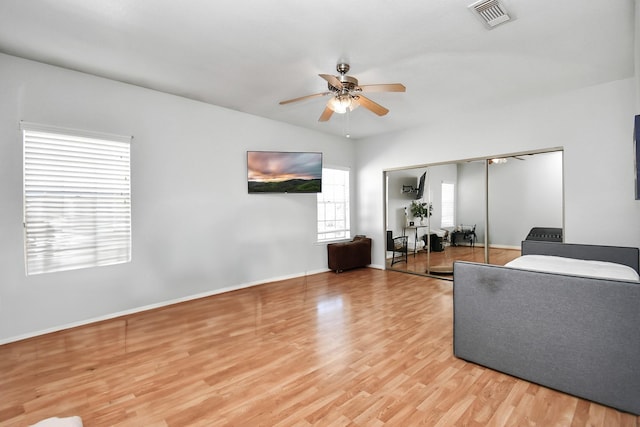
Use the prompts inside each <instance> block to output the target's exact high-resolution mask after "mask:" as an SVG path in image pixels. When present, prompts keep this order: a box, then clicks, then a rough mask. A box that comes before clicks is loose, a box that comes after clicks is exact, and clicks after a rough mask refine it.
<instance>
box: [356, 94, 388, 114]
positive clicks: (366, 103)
mask: <svg viewBox="0 0 640 427" xmlns="http://www.w3.org/2000/svg"><path fill="white" fill-rule="evenodd" d="M355 99H356V101H357V102H358V104H360V105H362V106H363V107H364V108H366V109H367V110H369V111H371V112H372V113H375V114H377V115H379V116H384V115H385V114H387V113H388V112H389V110H387V109H386V108H384V107H383V106H382V105H380V104H377V103H375V102H373V101H372V100H370V99H369V98H367V97H364V96H362V95H358V96H357V97H356V98H355Z"/></svg>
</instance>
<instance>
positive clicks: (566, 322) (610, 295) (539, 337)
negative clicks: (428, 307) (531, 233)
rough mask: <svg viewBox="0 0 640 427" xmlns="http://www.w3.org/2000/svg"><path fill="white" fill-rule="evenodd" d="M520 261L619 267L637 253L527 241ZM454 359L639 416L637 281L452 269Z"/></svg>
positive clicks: (634, 261)
mask: <svg viewBox="0 0 640 427" xmlns="http://www.w3.org/2000/svg"><path fill="white" fill-rule="evenodd" d="M522 254H523V255H527V254H542V255H557V256H565V257H569V258H578V259H592V260H602V261H610V262H617V263H620V264H624V265H628V266H630V267H632V268H634V269H635V270H636V271H638V263H639V253H638V249H637V248H620V247H605V246H593V245H569V244H563V243H553V242H539V241H525V242H522ZM453 277H454V283H453V286H454V292H453V302H454V324H453V326H454V327H453V330H454V337H453V339H454V354H455V355H456V356H457V357H459V358H461V359H464V360H467V361H470V362H474V363H477V364H480V365H483V366H486V367H489V368H491V369H495V370H498V371H501V372H504V373H507V374H509V375H513V376H515V377H519V378H522V379H525V380H528V381H531V382H534V383H537V384H540V385H543V386H546V387H550V388H553V389H556V390H559V391H562V392H566V393H569V394H572V395H575V396H579V397H581V398H584V399H588V400H591V401H595V402H598V403H601V404H604V405H607V406H611V407H614V408H617V409H619V410H622V411H626V412H631V413H633V414H638V415H640V283H638V282H630V281H623V280H609V279H596V278H589V277H583V276H571V275H563V274H554V273H544V272H535V271H527V270H518V269H514V268H509V267H501V266H494V265H486V264H476V263H469V262H456V263H455V264H454V275H453Z"/></svg>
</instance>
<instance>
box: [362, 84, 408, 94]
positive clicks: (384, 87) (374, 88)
mask: <svg viewBox="0 0 640 427" xmlns="http://www.w3.org/2000/svg"><path fill="white" fill-rule="evenodd" d="M359 87H360V90H361V91H362V92H406V91H407V88H406V87H404V85H403V84H402V83H388V84H380V85H363V86H359Z"/></svg>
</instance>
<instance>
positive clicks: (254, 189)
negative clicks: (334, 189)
mask: <svg viewBox="0 0 640 427" xmlns="http://www.w3.org/2000/svg"><path fill="white" fill-rule="evenodd" d="M247 180H248V184H249V193H319V192H320V191H322V153H291V152H276V151H249V152H247Z"/></svg>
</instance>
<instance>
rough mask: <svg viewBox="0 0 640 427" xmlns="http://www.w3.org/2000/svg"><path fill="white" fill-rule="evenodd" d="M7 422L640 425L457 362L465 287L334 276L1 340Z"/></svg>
mask: <svg viewBox="0 0 640 427" xmlns="http://www.w3.org/2000/svg"><path fill="white" fill-rule="evenodd" d="M0 369H1V372H2V377H1V378H0V425H2V426H26V425H28V424H31V423H35V422H37V421H39V420H41V419H43V418H47V417H51V416H61V417H62V416H71V415H79V416H81V417H82V419H83V421H84V425H85V426H167V425H169V426H309V425H322V426H383V425H385V426H416V425H426V426H552V425H556V426H636V427H638V424H639V423H638V421H639V419H640V417H636V416H633V415H630V414H626V413H622V412H619V411H616V410H614V409H611V408H607V407H604V406H601V405H598V404H595V403H591V402H588V401H585V400H581V399H578V398H575V397H572V396H569V395H566V394H563V393H560V392H556V391H553V390H549V389H546V388H544V387H540V386H537V385H535V384H531V383H528V382H526V381H522V380H518V379H516V378H512V377H510V376H507V375H504V374H501V373H499V372H495V371H492V370H489V369H485V368H483V367H480V366H477V365H474V364H471V363H467V362H465V361H463V360H459V359H456V358H455V357H454V356H453V354H452V283H451V282H449V281H444V280H438V279H433V278H427V277H421V276H416V275H409V274H403V273H398V272H392V271H382V270H375V269H366V268H365V269H358V270H352V271H347V272H344V273H341V274H335V273H321V274H316V275H312V276H309V277H306V278H299V279H291V280H285V281H280V282H274V283H269V284H265V285H262V286H257V287H253V288H249V289H244V290H239V291H234V292H229V293H226V294H221V295H217V296H212V297H208V298H203V299H199V300H194V301H190V302H186V303H182V304H177V305H174V306H170V307H165V308H162V309H157V310H152V311H148V312H144V313H139V314H136V315H130V316H126V317H123V318H119V319H114V320H110V321H105V322H101V323H97V324H94V325H89V326H85V327H80V328H76V329H72V330H68V331H63V332H58V333H54V334H50V335H45V336H42V337H37V338H33V339H29V340H25V341H21V342H16V343H11V344H7V345H4V346H0Z"/></svg>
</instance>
